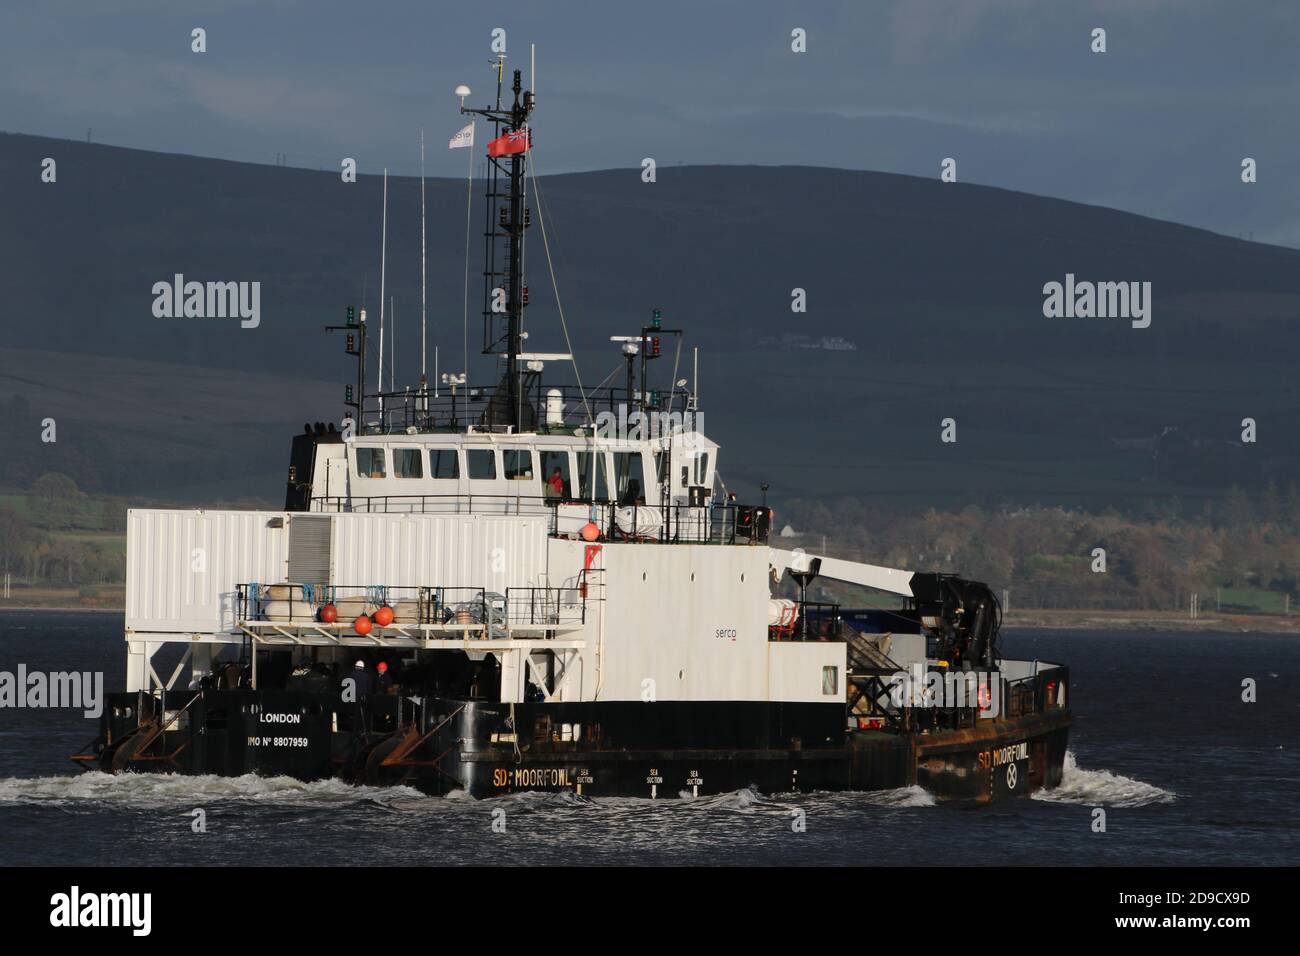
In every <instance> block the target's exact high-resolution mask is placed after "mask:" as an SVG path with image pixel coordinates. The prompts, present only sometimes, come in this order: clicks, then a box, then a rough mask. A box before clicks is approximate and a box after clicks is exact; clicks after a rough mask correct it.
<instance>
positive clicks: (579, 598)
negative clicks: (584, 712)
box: [235, 572, 588, 637]
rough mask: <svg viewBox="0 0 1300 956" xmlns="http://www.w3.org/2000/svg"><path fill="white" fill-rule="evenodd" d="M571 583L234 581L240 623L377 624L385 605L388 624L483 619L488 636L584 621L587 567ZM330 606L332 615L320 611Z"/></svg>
mask: <svg viewBox="0 0 1300 956" xmlns="http://www.w3.org/2000/svg"><path fill="white" fill-rule="evenodd" d="M580 579H581V582H582V583H580V584H579V585H577V586H575V587H571V588H555V587H512V588H507V589H506V593H505V594H499V593H496V592H493V591H489V590H487V589H486V588H474V587H425V586H393V585H334V584H328V585H326V584H322V585H310V584H289V583H284V584H259V583H256V582H249V583H246V584H238V585H236V586H235V591H236V599H235V601H236V614H237V620H238V621H240V622H241V623H245V624H247V623H263V622H265V623H276V624H309V623H310V624H338V625H348V624H352V623H353V622H354V621H355V620H356V619H357V618H359V617H361V616H362V615H365V616H367V617H368V618H370V619H371V623H372V626H375V625H378V622H377V621H376V620H375V613H376V612H377V611H378V610H379V609H380V608H383V607H387V608H389V609H390V610H391V611H392V613H393V617H392V620H391V622H390V623H389V624H388V625H378V626H380V627H384V626H391V627H396V628H401V627H403V626H409V625H427V626H439V625H461V626H465V625H481V626H483V627H485V628H487V629H488V631H489V636H494V637H500V636H504V634H505V630H506V629H507V628H508V627H509V626H511V625H529V626H539V625H555V626H559V625H569V624H583V623H585V622H586V619H587V600H588V595H587V588H586V587H585V583H586V573H585V572H584V573H583V575H581V576H580ZM327 605H329V606H332V607H333V608H334V615H333V618H334V619H333V620H332V621H327V620H325V619H324V617H323V616H322V612H323V609H324V608H325V607H326V606H327Z"/></svg>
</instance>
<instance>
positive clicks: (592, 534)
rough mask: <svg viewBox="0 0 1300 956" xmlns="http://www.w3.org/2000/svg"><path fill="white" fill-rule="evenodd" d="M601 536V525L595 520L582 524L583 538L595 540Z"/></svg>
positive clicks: (584, 539)
mask: <svg viewBox="0 0 1300 956" xmlns="http://www.w3.org/2000/svg"><path fill="white" fill-rule="evenodd" d="M599 537H600V526H599V525H597V524H596V522H594V521H588V522H587V523H586V524H584V525H583V526H582V540H583V541H595V540H596V539H597V538H599Z"/></svg>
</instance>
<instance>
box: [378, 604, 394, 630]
mask: <svg viewBox="0 0 1300 956" xmlns="http://www.w3.org/2000/svg"><path fill="white" fill-rule="evenodd" d="M375 623H376V624H378V625H379V626H380V627H387V626H388V625H389V624H392V623H393V609H392V608H391V607H389V606H388V605H387V604H385V605H384V606H383V607H381V608H380V609H379V610H378V611H376V612H375Z"/></svg>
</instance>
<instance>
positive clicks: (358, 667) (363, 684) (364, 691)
mask: <svg viewBox="0 0 1300 956" xmlns="http://www.w3.org/2000/svg"><path fill="white" fill-rule="evenodd" d="M352 680H353V682H354V686H355V690H356V699H357V700H364V699H365V698H366V697H369V696H370V692H371V691H372V690H374V689H375V675H374V674H372V673H370V671H369V670H368V669H367V668H366V662H365V661H357V662H356V664H355V665H354V666H353V669H352Z"/></svg>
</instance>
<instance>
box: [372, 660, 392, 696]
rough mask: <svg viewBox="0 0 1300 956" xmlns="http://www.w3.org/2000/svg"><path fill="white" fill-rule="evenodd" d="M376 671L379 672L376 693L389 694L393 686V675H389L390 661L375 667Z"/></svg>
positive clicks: (376, 680) (381, 662) (382, 662)
mask: <svg viewBox="0 0 1300 956" xmlns="http://www.w3.org/2000/svg"><path fill="white" fill-rule="evenodd" d="M375 670H377V671H378V672H379V676H378V677H376V678H375V693H377V694H387V693H388V692H389V689H390V688H391V687H392V686H393V675H392V674H390V673H388V661H380V662H379V663H378V664H376V665H375Z"/></svg>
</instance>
